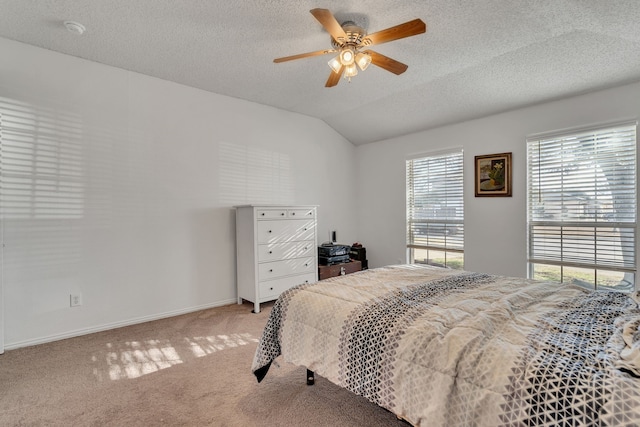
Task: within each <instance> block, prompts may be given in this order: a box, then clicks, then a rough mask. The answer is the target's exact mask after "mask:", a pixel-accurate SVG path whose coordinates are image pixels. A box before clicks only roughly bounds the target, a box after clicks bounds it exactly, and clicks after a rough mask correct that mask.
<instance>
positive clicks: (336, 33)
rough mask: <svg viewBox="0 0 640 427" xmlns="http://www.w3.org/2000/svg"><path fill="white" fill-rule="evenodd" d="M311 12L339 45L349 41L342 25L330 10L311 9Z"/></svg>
mask: <svg viewBox="0 0 640 427" xmlns="http://www.w3.org/2000/svg"><path fill="white" fill-rule="evenodd" d="M310 12H311V14H312V15H313V16H314V17H315V18H316V19H317V20H318V22H320V23H321V24H322V26H323V27H324V29H325V30H327V32H328V33H329V34H331V37H333V38H334V39H335V40H336V41H337V42H338V43H339V44H342V43H344V42H346V41H347V34H346V33H345V32H344V30H343V29H342V25H340V24H339V23H338V21H337V20H336V18H335V16H333V13H331V12H330V11H329V9H311V11H310Z"/></svg>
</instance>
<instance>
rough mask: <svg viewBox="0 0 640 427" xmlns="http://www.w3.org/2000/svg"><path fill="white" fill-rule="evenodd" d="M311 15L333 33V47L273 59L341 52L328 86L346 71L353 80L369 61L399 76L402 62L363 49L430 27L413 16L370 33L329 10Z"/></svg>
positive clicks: (403, 66)
mask: <svg viewBox="0 0 640 427" xmlns="http://www.w3.org/2000/svg"><path fill="white" fill-rule="evenodd" d="M311 14H312V15H313V16H314V17H315V18H316V19H317V20H318V21H319V22H320V24H322V26H323V27H324V29H325V30H327V32H328V33H329V34H330V35H331V45H332V46H333V48H332V49H325V50H317V51H315V52H308V53H301V54H298V55H292V56H285V57H283V58H276V59H274V60H273V62H275V63H280V62H286V61H291V60H294V59H301V58H308V57H310V56H318V55H326V54H328V53H334V52H338V56H336V57H335V58H333V59H332V60H331V61H329V67H331V74H330V75H329V79H328V80H327V83H326V84H325V87H333V86H335V85H337V84H338V82H339V81H340V77H341V76H342V74H343V73H344V77H345V78H347V79H348V80H349V81H351V77H353V76H355V75H356V74H358V67H359V68H360V69H361V70H362V71H364V70H365V69H366V68H367V67H368V66H369V64H374V65H377V66H378V67H380V68H384V69H385V70H387V71H390V72H392V73H394V74H398V75H399V74H402V73H404V72H405V71H406V70H407V68H408V66H407V65H405V64H403V63H402V62H398V61H396V60H395V59H391V58H389V57H387V56H384V55H382V54H380V53H377V52H374V51H373V50H369V49H367V50H362V49H363V48H367V47H369V46H373V45H377V44H382V43H386V42H390V41H393V40H398V39H403V38H405V37H411V36H415V35H418V34H422V33H424V32H425V31H427V26H426V24H425V23H424V22H422V20H420V19H414V20H413V21H409V22H405V23H404V24H400V25H396V26H395V27H390V28H387V29H386V30H382V31H378V32H376V33H373V34H367V32H366V31H365V30H364V29H363V28H362V27H359V26H358V25H356V24H355V23H354V22H353V21H346V22H344V23H343V24H342V25H340V24H339V23H338V21H337V20H336V18H335V17H334V16H333V14H332V13H331V12H330V11H329V10H328V9H312V10H311ZM356 65H357V66H356Z"/></svg>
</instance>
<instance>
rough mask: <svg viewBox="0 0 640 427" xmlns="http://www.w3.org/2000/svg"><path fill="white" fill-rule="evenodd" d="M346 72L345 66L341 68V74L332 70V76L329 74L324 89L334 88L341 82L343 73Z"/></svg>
mask: <svg viewBox="0 0 640 427" xmlns="http://www.w3.org/2000/svg"><path fill="white" fill-rule="evenodd" d="M343 71H344V65H343V66H342V67H340V71H339V72H337V73H336V72H335V71H333V70H331V74H329V78H328V79H327V84H325V85H324V87H334V86H335V85H337V84H338V83H339V82H340V77H342V72H343Z"/></svg>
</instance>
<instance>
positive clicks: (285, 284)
mask: <svg viewBox="0 0 640 427" xmlns="http://www.w3.org/2000/svg"><path fill="white" fill-rule="evenodd" d="M315 281H316V276H315V274H303V275H300V276H291V277H283V278H282V279H276V280H267V281H266V282H260V283H259V284H258V286H259V288H260V289H259V290H260V299H261V300H262V301H271V300H274V299H276V298H278V296H279V295H280V294H281V293H282V292H284V291H286V290H287V289H289V288H292V287H294V286H296V285H301V284H303V283H313V282H315Z"/></svg>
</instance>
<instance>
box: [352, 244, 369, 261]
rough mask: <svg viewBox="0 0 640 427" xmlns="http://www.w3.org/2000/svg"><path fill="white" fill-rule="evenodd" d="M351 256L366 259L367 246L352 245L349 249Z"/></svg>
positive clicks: (356, 258)
mask: <svg viewBox="0 0 640 427" xmlns="http://www.w3.org/2000/svg"><path fill="white" fill-rule="evenodd" d="M349 256H350V257H351V259H355V260H358V261H366V259H367V248H363V247H362V246H351V248H350V249H349Z"/></svg>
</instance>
